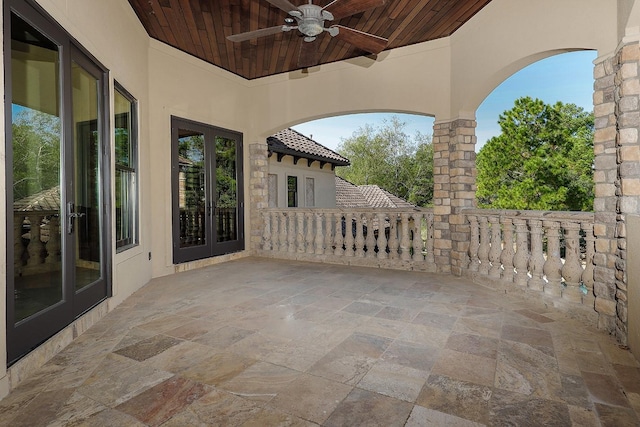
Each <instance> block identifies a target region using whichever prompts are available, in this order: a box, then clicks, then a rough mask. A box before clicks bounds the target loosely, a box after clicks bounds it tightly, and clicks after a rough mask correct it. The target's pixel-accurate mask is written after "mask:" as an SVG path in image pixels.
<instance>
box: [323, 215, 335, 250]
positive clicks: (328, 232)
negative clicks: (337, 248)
mask: <svg viewBox="0 0 640 427" xmlns="http://www.w3.org/2000/svg"><path fill="white" fill-rule="evenodd" d="M334 215H335V213H333V212H327V213H326V214H325V215H324V247H323V248H322V250H323V253H325V252H326V253H328V254H332V253H333V224H334V222H335V221H333V216H334Z"/></svg>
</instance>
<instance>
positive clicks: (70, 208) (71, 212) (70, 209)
mask: <svg viewBox="0 0 640 427" xmlns="http://www.w3.org/2000/svg"><path fill="white" fill-rule="evenodd" d="M85 215H86V214H84V213H80V212H76V211H75V205H74V204H73V203H71V202H69V203H67V233H69V234H71V233H73V220H74V219H75V218H82V217H83V216H85Z"/></svg>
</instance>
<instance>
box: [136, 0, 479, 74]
mask: <svg viewBox="0 0 640 427" xmlns="http://www.w3.org/2000/svg"><path fill="white" fill-rule="evenodd" d="M290 1H291V3H292V4H294V5H296V6H297V5H300V4H303V3H307V1H305V0H290ZM340 1H344V2H348V1H350V0H340ZM490 1H491V0H387V2H386V4H385V5H384V6H380V7H377V8H375V9H371V10H368V11H366V12H362V13H359V14H356V15H353V16H350V17H346V18H343V19H341V20H339V21H337V22H332V24H334V23H338V24H340V25H344V26H347V27H351V28H355V29H357V30H360V31H364V32H368V33H371V34H375V35H377V36H380V37H384V38H387V39H388V40H389V43H388V45H387V50H388V49H394V48H398V47H402V46H407V45H411V44H414V43H420V42H424V41H428V40H434V39H437V38H441V37H447V36H450V35H451V34H452V33H453V32H454V31H456V30H457V29H458V28H459V27H460V26H462V25H463V24H464V23H465V22H467V21H468V20H469V19H470V18H471V17H472V16H473V15H475V14H476V13H477V12H478V11H479V10H480V9H482V8H483V7H484V6H486V5H487V4H488V3H489V2H490ZM330 2H331V0H314V1H313V3H314V4H317V5H319V6H326V5H327V4H329V3H330ZM129 3H130V4H131V7H132V8H133V10H134V11H135V13H136V15H137V16H138V18H139V19H140V21H141V22H142V25H143V26H144V28H145V29H146V30H147V33H149V36H150V37H152V38H154V39H157V40H159V41H161V42H164V43H167V44H168V45H170V46H173V47H175V48H177V49H180V50H182V51H184V52H186V53H189V54H191V55H193V56H196V57H198V58H200V59H202V60H204V61H207V62H209V63H211V64H214V65H216V66H218V67H221V68H224V69H225V70H228V71H230V72H232V73H235V74H237V75H240V76H242V77H244V78H246V79H256V78H259V77H265V76H270V75H273V74H278V73H284V72H288V71H293V70H296V69H299V68H300V67H299V66H298V54H299V51H300V43H303V41H302V37H301V36H300V33H299V32H298V31H289V32H283V33H278V34H276V35H270V36H266V37H261V38H258V39H255V40H250V41H245V42H241V43H233V42H231V41H229V40H227V39H226V37H227V36H229V35H232V34H238V33H242V32H245V31H253V30H257V29H261V28H267V27H272V26H277V25H283V24H284V19H285V18H286V17H287V16H288V15H287V14H286V12H284V11H282V10H280V9H278V8H277V7H275V6H272V5H271V4H270V3H268V2H267V1H265V0H129ZM325 26H328V25H326V24H325ZM313 43H315V44H316V45H317V48H318V49H319V52H320V64H325V63H330V62H334V61H341V60H344V59H349V58H353V57H356V56H360V55H367V53H366V52H363V51H361V50H359V49H358V48H355V47H354V46H352V45H350V44H348V43H345V42H343V41H340V40H337V39H333V38H332V37H331V36H330V35H329V34H327V33H326V32H325V33H323V34H321V35H320V36H318V39H317V40H315V41H314V42H313Z"/></svg>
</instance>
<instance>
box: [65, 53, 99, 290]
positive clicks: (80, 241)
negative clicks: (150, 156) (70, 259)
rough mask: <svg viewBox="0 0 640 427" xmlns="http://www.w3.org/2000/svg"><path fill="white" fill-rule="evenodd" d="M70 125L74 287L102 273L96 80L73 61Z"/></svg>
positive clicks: (80, 286) (80, 287)
mask: <svg viewBox="0 0 640 427" xmlns="http://www.w3.org/2000/svg"><path fill="white" fill-rule="evenodd" d="M71 81H72V84H73V99H72V102H73V129H74V158H75V175H74V178H75V206H73V207H72V209H73V210H75V214H76V218H75V219H74V225H73V228H74V236H75V237H74V238H75V240H76V253H75V266H76V268H75V270H76V290H80V289H82V288H84V287H85V286H88V285H90V284H91V283H93V282H95V281H96V280H98V279H100V277H101V271H102V268H101V260H102V254H101V247H102V245H101V238H102V237H101V232H100V230H101V228H102V227H100V223H101V215H100V211H101V202H100V179H99V178H100V140H99V135H100V133H99V129H100V124H99V123H98V117H99V108H98V102H99V97H98V83H99V82H98V80H97V79H96V78H95V77H94V76H93V75H91V74H90V73H89V72H87V71H86V70H85V69H84V68H82V67H81V66H80V65H78V64H77V63H75V62H72V66H71Z"/></svg>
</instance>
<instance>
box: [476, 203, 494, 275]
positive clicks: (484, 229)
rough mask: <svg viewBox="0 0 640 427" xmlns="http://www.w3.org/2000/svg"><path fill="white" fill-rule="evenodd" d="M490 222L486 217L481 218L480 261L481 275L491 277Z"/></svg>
mask: <svg viewBox="0 0 640 427" xmlns="http://www.w3.org/2000/svg"><path fill="white" fill-rule="evenodd" d="M490 248H491V242H490V241H489V221H488V219H487V217H486V216H481V217H480V248H479V249H478V260H479V261H480V269H479V270H480V274H481V275H483V276H488V275H489V267H490V265H489V249H490Z"/></svg>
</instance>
